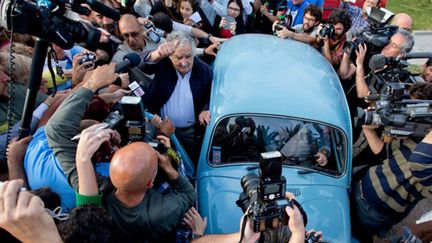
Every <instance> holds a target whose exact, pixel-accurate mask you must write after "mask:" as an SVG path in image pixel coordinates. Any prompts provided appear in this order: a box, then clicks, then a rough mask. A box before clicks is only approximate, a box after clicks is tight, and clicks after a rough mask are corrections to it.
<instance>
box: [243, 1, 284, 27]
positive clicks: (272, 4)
mask: <svg viewBox="0 0 432 243" xmlns="http://www.w3.org/2000/svg"><path fill="white" fill-rule="evenodd" d="M261 4H263V1H261ZM264 5H267V9H268V11H269V13H270V14H271V15H273V16H276V14H277V12H278V10H279V9H280V8H283V7H286V5H287V1H286V0H266V1H265V2H264ZM251 18H252V19H251V20H249V21H248V22H250V23H252V26H250V27H249V32H254V33H263V34H273V32H272V24H273V23H272V22H271V21H270V20H269V19H268V18H267V17H266V16H264V15H262V14H261V12H260V11H259V10H258V11H257V12H256V13H255V14H252V15H251Z"/></svg>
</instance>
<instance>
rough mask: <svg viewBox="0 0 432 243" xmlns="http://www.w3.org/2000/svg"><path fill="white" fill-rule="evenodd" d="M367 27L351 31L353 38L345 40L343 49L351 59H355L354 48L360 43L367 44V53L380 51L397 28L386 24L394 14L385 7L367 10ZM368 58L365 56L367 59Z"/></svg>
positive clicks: (369, 54)
mask: <svg viewBox="0 0 432 243" xmlns="http://www.w3.org/2000/svg"><path fill="white" fill-rule="evenodd" d="M366 13H367V16H368V20H367V21H368V23H369V27H367V28H365V29H363V30H361V31H360V32H359V33H353V40H352V41H346V42H345V44H344V50H345V52H347V53H351V60H353V61H355V60H356V53H355V51H353V50H355V49H357V47H358V46H359V45H361V44H366V45H367V55H368V56H372V55H374V54H377V53H380V52H381V50H382V49H383V48H384V47H385V46H386V45H387V44H388V43H389V40H390V37H392V36H393V35H394V34H395V33H396V32H397V30H398V27H397V26H393V25H390V26H386V25H387V23H388V22H390V20H391V19H392V18H393V16H394V14H393V13H392V12H390V11H388V10H387V9H385V8H377V7H372V8H368V9H367V11H366ZM368 59H369V58H366V60H368Z"/></svg>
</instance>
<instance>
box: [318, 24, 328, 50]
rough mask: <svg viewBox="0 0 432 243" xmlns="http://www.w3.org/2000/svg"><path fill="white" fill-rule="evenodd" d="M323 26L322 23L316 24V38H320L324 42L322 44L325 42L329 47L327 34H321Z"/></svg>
mask: <svg viewBox="0 0 432 243" xmlns="http://www.w3.org/2000/svg"><path fill="white" fill-rule="evenodd" d="M323 28H324V24H319V25H318V29H317V33H318V34H317V37H318V40H321V41H323V42H324V45H326V43H327V44H328V45H329V48H330V42H329V37H328V36H327V35H324V36H321V34H320V33H321V30H322V29H323Z"/></svg>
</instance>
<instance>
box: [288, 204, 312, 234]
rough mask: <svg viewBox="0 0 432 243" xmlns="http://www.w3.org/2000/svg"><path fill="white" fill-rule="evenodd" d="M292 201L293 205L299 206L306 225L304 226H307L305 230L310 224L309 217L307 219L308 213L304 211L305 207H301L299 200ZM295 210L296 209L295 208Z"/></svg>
mask: <svg viewBox="0 0 432 243" xmlns="http://www.w3.org/2000/svg"><path fill="white" fill-rule="evenodd" d="M290 201H291V203H292V204H294V205H296V206H297V208H298V210H299V211H300V213H301V215H302V216H303V224H304V226H305V228H306V225H307V223H308V217H307V214H306V212H305V211H304V209H303V207H302V206H301V205H300V203H299V202H297V200H295V199H291V200H290ZM293 209H294V208H293Z"/></svg>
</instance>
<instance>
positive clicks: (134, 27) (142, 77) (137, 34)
mask: <svg viewBox="0 0 432 243" xmlns="http://www.w3.org/2000/svg"><path fill="white" fill-rule="evenodd" d="M119 31H120V35H121V36H122V37H123V39H124V41H123V43H122V44H120V45H119V46H118V48H117V51H116V53H115V54H114V56H113V58H112V60H111V62H114V63H120V62H122V61H123V58H124V56H125V55H126V54H129V53H132V52H135V53H140V52H142V51H145V50H153V49H156V48H157V46H154V45H153V46H151V45H147V42H146V40H145V38H146V37H145V35H144V27H143V26H142V25H141V24H140V23H139V22H138V19H137V17H135V16H133V15H132V14H124V15H122V17H121V18H120V20H119ZM128 73H129V77H130V80H131V82H133V81H138V82H141V84H144V87H147V86H149V85H150V83H151V80H152V79H153V77H152V76H150V75H146V74H145V73H144V72H142V71H141V70H140V69H139V68H136V67H135V68H129V70H128ZM145 91H146V92H147V90H145Z"/></svg>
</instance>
